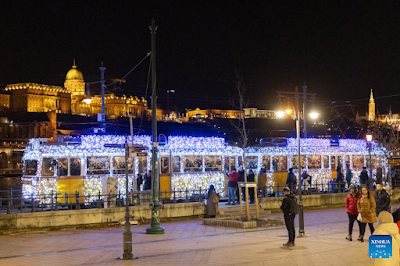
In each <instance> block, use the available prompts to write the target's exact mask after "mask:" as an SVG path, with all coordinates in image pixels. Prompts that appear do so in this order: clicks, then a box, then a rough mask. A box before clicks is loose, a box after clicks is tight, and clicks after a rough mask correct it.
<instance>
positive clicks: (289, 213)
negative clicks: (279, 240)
mask: <svg viewBox="0 0 400 266" xmlns="http://www.w3.org/2000/svg"><path fill="white" fill-rule="evenodd" d="M283 193H284V194H285V197H284V198H283V200H282V205H281V210H282V212H283V217H284V218H285V224H286V229H287V230H288V235H289V241H288V242H287V243H286V244H283V245H284V246H286V247H293V246H294V238H295V234H296V231H295V229H294V218H295V217H296V214H297V213H298V204H297V200H296V197H295V196H294V195H293V194H291V192H290V188H289V187H285V188H283Z"/></svg>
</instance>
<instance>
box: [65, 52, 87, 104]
mask: <svg viewBox="0 0 400 266" xmlns="http://www.w3.org/2000/svg"><path fill="white" fill-rule="evenodd" d="M64 87H65V88H66V89H67V90H68V91H69V92H71V97H72V98H75V99H76V98H84V97H85V81H84V80H83V74H82V72H81V71H80V70H79V69H78V68H77V66H76V64H75V59H74V64H73V66H72V68H71V69H70V70H69V71H68V72H67V75H66V76H65V82H64ZM79 96H80V97H79Z"/></svg>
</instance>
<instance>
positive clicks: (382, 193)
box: [375, 184, 390, 216]
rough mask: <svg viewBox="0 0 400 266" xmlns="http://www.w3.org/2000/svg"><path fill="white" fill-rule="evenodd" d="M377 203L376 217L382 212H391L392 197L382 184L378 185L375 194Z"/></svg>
mask: <svg viewBox="0 0 400 266" xmlns="http://www.w3.org/2000/svg"><path fill="white" fill-rule="evenodd" d="M375 202H376V209H375V212H376V216H378V215H379V213H380V212H381V211H387V212H388V211H389V206H390V196H389V194H388V193H387V192H386V190H385V189H383V186H382V184H376V193H375Z"/></svg>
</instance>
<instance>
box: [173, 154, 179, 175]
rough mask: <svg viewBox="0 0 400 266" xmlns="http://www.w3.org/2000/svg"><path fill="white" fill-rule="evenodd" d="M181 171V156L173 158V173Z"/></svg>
mask: <svg viewBox="0 0 400 266" xmlns="http://www.w3.org/2000/svg"><path fill="white" fill-rule="evenodd" d="M180 171H181V158H180V157H179V156H173V157H172V172H174V173H179V172H180Z"/></svg>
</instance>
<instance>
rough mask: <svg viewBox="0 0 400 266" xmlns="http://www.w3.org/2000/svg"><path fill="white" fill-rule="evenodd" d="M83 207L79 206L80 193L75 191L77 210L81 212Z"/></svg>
mask: <svg viewBox="0 0 400 266" xmlns="http://www.w3.org/2000/svg"><path fill="white" fill-rule="evenodd" d="M80 208H81V205H80V204H79V192H78V191H77V190H76V191H75V210H79V209H80Z"/></svg>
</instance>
